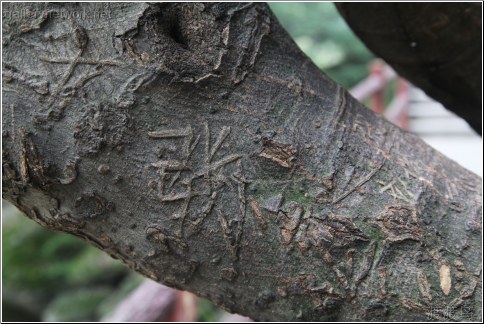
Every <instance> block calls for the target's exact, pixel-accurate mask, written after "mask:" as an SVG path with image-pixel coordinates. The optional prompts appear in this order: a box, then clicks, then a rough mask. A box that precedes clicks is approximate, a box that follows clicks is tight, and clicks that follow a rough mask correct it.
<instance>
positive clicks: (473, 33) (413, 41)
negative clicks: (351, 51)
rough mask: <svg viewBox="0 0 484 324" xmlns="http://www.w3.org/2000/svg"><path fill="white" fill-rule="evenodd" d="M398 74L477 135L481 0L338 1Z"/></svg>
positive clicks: (357, 29)
mask: <svg viewBox="0 0 484 324" xmlns="http://www.w3.org/2000/svg"><path fill="white" fill-rule="evenodd" d="M337 7H338V9H339V11H340V12H341V14H342V15H343V17H344V18H345V19H346V21H347V22H348V24H349V25H350V27H351V28H352V29H353V31H354V32H355V33H356V34H357V35H358V37H360V38H361V40H363V42H364V43H365V44H366V46H368V48H369V49H370V50H372V51H373V52H374V53H375V54H376V55H378V56H380V57H382V58H383V59H384V60H385V61H386V62H387V63H388V64H390V65H391V66H392V67H393V68H394V69H395V70H396V71H397V72H398V73H399V74H400V75H402V76H404V77H405V78H407V79H408V80H410V81H411V82H412V83H414V84H415V85H417V86H418V87H420V88H421V89H423V90H424V91H425V92H426V93H427V94H428V95H429V96H431V97H433V98H434V99H435V100H437V101H440V102H441V103H442V104H443V105H444V106H445V107H446V108H447V109H449V110H452V111H453V112H454V113H456V114H457V115H459V116H460V117H462V118H464V119H465V120H466V121H467V122H468V123H469V125H471V126H472V128H474V130H475V131H476V132H478V133H479V134H482V3H470V2H467V3H466V2H461V3H419V4H415V3H338V4H337Z"/></svg>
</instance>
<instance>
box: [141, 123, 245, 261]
mask: <svg viewBox="0 0 484 324" xmlns="http://www.w3.org/2000/svg"><path fill="white" fill-rule="evenodd" d="M202 132H203V133H204V134H203V135H204V136H203V137H204V147H203V157H202V158H201V159H200V158H198V159H196V156H194V151H195V150H196V148H197V147H198V146H199V144H200V142H201V138H202V136H201V135H195V130H194V129H193V128H192V127H191V126H187V127H182V128H176V129H163V130H156V131H150V132H148V133H147V135H148V137H150V138H153V139H161V140H166V141H173V140H178V141H179V140H182V148H181V157H179V158H169V157H168V158H164V159H162V160H159V161H156V162H154V163H152V164H151V165H152V166H153V167H155V168H157V169H158V174H159V182H158V185H157V188H158V197H159V199H160V200H161V202H163V203H171V202H178V203H180V204H181V205H180V206H179V207H178V208H177V211H176V212H175V214H174V215H173V216H172V219H178V220H179V221H180V228H179V230H178V232H177V233H176V234H175V235H176V236H177V237H180V238H181V237H184V235H185V234H187V235H189V236H190V235H193V234H195V233H197V232H198V231H200V229H201V226H202V225H203V222H204V221H205V220H206V219H207V217H208V216H209V215H210V214H211V213H212V211H215V212H216V214H217V218H218V221H219V224H220V226H221V228H222V233H223V236H224V239H225V240H226V242H227V247H228V249H229V251H230V255H231V258H232V259H234V260H236V259H237V251H238V246H239V243H240V239H241V235H242V229H243V222H244V218H245V210H246V199H245V183H246V180H245V179H244V177H243V172H242V164H241V161H240V159H241V158H242V155H241V154H225V155H222V156H220V157H218V158H217V156H218V155H220V152H221V148H222V147H223V144H224V143H225V141H226V140H227V137H228V136H229V135H230V133H231V128H230V127H228V126H223V127H222V129H221V130H220V132H219V133H218V135H217V136H216V138H215V141H214V143H213V145H210V135H211V134H210V127H209V125H208V123H204V125H203V131H202ZM234 162H236V166H235V172H233V174H226V172H224V171H225V167H226V166H228V165H229V164H232V163H234ZM234 183H235V185H236V186H234V185H233V184H234ZM224 187H229V188H232V189H233V191H235V192H234V194H235V195H236V197H237V199H238V209H239V214H240V215H239V217H238V218H236V219H228V218H227V214H226V213H225V212H224V211H223V210H221V209H220V208H215V206H216V201H217V199H220V197H221V195H223V193H222V192H223V190H222V189H223V188H224ZM234 187H235V188H234ZM196 197H198V198H203V199H205V201H203V203H202V206H201V207H200V208H199V211H195V212H192V211H190V204H191V203H192V202H193V199H194V198H196ZM186 225H188V227H189V231H187V230H186V229H185V228H186V227H187V226H186Z"/></svg>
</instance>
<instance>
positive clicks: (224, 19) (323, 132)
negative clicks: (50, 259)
mask: <svg viewBox="0 0 484 324" xmlns="http://www.w3.org/2000/svg"><path fill="white" fill-rule="evenodd" d="M3 10H4V13H3V14H4V17H6V18H5V19H4V27H3V33H4V34H3V37H4V45H3V68H4V72H3V82H4V83H3V84H4V88H3V104H4V110H3V113H2V116H3V133H2V138H3V144H2V154H3V177H2V181H3V196H4V198H6V199H8V200H9V201H11V202H12V203H14V204H15V205H16V206H17V207H18V208H19V209H20V210H22V211H23V212H24V213H25V214H26V215H27V216H28V217H30V218H32V219H34V220H35V221H37V222H38V223H40V224H41V225H43V226H46V227H48V228H51V229H53V230H59V231H64V232H69V233H72V234H74V235H77V236H79V237H81V238H83V239H85V240H86V241H88V242H90V243H92V244H94V245H95V246H97V247H99V248H100V249H102V250H104V251H106V252H107V253H109V254H110V255H111V256H113V257H115V258H119V259H121V260H122V261H123V262H124V263H126V264H127V265H128V266H129V267H130V268H131V269H133V270H134V271H137V272H139V273H142V274H143V275H145V276H147V277H149V278H152V279H153V280H155V281H158V282H160V283H163V284H165V285H168V286H172V287H176V288H178V289H184V290H189V291H191V292H193V293H195V294H197V295H199V296H203V297H206V298H208V299H210V300H212V301H213V302H215V303H217V304H218V305H221V306H223V307H224V308H225V309H227V310H229V311H231V312H236V313H240V314H243V315H247V316H250V317H251V318H253V319H255V320H268V321H278V320H314V321H320V320H368V319H370V320H427V319H437V320H442V319H448V318H449V316H450V317H451V318H452V319H465V316H471V319H473V320H478V319H479V316H480V313H481V311H480V310H481V306H480V301H481V297H480V295H481V288H482V284H481V279H480V276H481V244H480V243H481V231H480V229H481V216H480V215H481V208H482V204H481V194H482V192H481V179H480V178H479V177H478V176H476V175H475V174H473V173H471V172H469V171H467V170H465V169H463V168H462V167H460V166H459V165H457V164H456V163H454V162H453V161H451V160H449V159H447V158H445V157H444V156H442V155H441V154H440V153H438V152H436V151H434V150H433V149H431V148H430V147H428V146H427V145H425V144H424V143H423V142H422V141H421V140H420V139H418V138H417V137H416V136H414V135H412V134H409V133H407V132H405V131H402V130H400V129H398V128H396V127H395V126H393V125H391V124H390V123H388V122H387V121H385V120H384V119H383V118H381V117H379V116H376V115H375V114H374V113H373V112H371V111H370V110H368V109H366V108H365V107H363V106H362V105H361V104H360V103H359V102H357V101H356V100H355V99H353V98H352V97H351V96H350V95H349V94H348V93H347V92H346V91H345V90H344V89H343V88H341V87H340V86H339V85H337V84H336V83H335V82H333V81H332V80H330V79H329V78H327V77H326V76H325V75H324V74H323V73H321V72H320V71H319V70H318V69H317V67H315V66H314V64H313V63H311V62H310V60H309V59H308V58H307V57H305V56H304V54H302V53H301V51H300V50H299V49H298V48H297V46H296V45H295V44H294V43H293V41H292V40H291V39H290V37H289V36H288V35H287V33H286V32H285V31H284V30H283V29H282V28H281V27H280V25H279V24H278V22H277V21H276V19H275V18H274V16H273V15H272V14H271V13H270V11H269V9H268V8H267V6H266V5H264V4H260V3H256V4H247V3H221V4H218V3H210V4H201V3H181V4H177V3H166V4H162V3H160V4H144V3H108V4H100V3H79V4H75V3H66V4H58V3H22V4H19V3H5V4H4V6H3ZM22 11H23V12H38V13H42V15H40V14H37V15H36V19H31V17H30V18H29V17H27V18H26V16H27V14H25V13H24V14H19V13H20V12H22ZM81 12H85V13H86V15H87V16H86V17H97V16H101V14H103V13H104V14H103V16H102V18H101V19H88V18H84V19H80V18H76V17H75V16H74V14H75V13H81ZM61 15H62V16H61ZM69 15H70V16H69ZM66 16H69V17H67V18H66Z"/></svg>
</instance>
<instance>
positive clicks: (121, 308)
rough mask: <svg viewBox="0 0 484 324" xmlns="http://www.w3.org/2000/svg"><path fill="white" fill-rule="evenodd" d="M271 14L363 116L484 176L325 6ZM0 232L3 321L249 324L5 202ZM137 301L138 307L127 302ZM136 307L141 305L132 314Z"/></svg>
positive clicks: (474, 141)
mask: <svg viewBox="0 0 484 324" xmlns="http://www.w3.org/2000/svg"><path fill="white" fill-rule="evenodd" d="M270 6H271V8H272V10H273V11H274V12H275V14H276V16H277V17H278V18H279V20H280V22H281V23H282V24H283V26H284V27H285V28H286V29H287V30H288V32H289V33H290V35H291V36H292V37H293V38H294V40H295V41H296V43H297V44H298V45H299V47H300V48H301V49H302V50H303V51H304V52H305V53H306V54H307V55H308V56H309V57H310V58H311V59H312V60H313V61H314V63H315V64H316V65H317V66H318V67H319V68H320V69H321V70H323V71H324V72H325V73H326V74H328V75H329V76H330V77H331V78H332V79H334V80H336V81H337V82H338V83H340V84H341V85H343V86H344V87H345V88H347V89H349V90H350V92H351V93H352V94H353V95H354V96H355V97H356V98H358V99H359V100H360V101H362V102H364V103H365V104H366V105H367V106H368V107H369V108H370V109H373V110H375V111H377V112H379V113H382V114H384V115H385V116H386V117H387V118H388V119H389V120H391V121H392V122H394V123H396V124H397V125H399V126H400V127H402V128H405V129H408V130H409V131H412V132H414V133H416V134H418V135H419V136H421V137H422V138H423V139H424V140H425V141H427V142H428V143H429V144H430V145H433V146H434V147H436V148H437V149H438V150H440V151H441V152H443V153H444V154H446V155H448V156H449V157H450V158H452V159H454V160H456V161H457V162H459V163H460V164H462V165H463V166H465V167H467V168H468V169H470V170H472V171H474V172H475V173H477V174H479V175H480V176H482V145H481V138H480V137H479V136H477V135H475V133H474V132H473V131H472V130H471V129H470V128H469V127H468V126H467V124H466V123H465V122H463V121H462V120H460V119H459V118H457V117H456V116H454V115H453V114H452V113H449V112H447V111H446V110H445V109H444V108H443V107H442V106H441V105H440V104H438V103H436V102H434V101H432V100H431V99H429V98H428V97H426V96H425V94H423V93H422V92H421V91H420V90H418V89H416V88H414V87H413V86H412V85H411V84H409V83H407V82H406V81H405V80H402V79H400V78H398V77H397V76H395V75H394V73H393V71H392V70H391V69H389V68H388V67H387V66H386V65H385V64H384V62H382V61H380V60H378V59H377V58H375V57H374V56H373V54H371V53H370V52H369V51H368V50H367V49H366V47H365V46H364V45H363V44H362V43H361V42H360V41H359V40H358V39H357V38H356V36H354V35H353V33H352V32H351V31H350V30H349V28H348V27H347V25H346V23H345V22H344V20H343V19H342V18H341V17H340V16H339V14H338V12H337V11H336V9H335V7H334V6H333V4H331V3H303V2H298V3H271V4H270ZM2 234H3V235H2V279H3V287H2V288H3V294H2V309H3V311H2V319H3V321H102V320H110V321H118V320H119V321H128V320H140V321H143V320H144V321H229V320H231V321H247V320H249V319H247V318H243V317H233V316H232V317H231V315H230V314H227V313H226V312H225V311H223V310H221V309H219V308H218V307H216V306H214V305H213V304H212V303H210V302H209V301H207V300H204V299H201V298H198V297H195V296H193V295H191V294H189V293H185V292H177V291H174V290H172V289H170V288H167V287H164V286H161V285H158V284H155V283H153V282H150V281H148V280H147V279H144V278H142V277H141V276H140V275H138V274H135V273H133V272H131V271H130V270H128V269H127V268H126V267H125V266H124V265H122V264H121V263H120V262H119V261H117V260H113V259H111V258H110V257H109V256H108V255H107V254H104V253H102V252H101V251H99V250H97V249H96V248H94V247H92V246H89V245H87V244H85V243H84V242H82V241H81V240H79V239H78V238H76V237H73V236H70V235H67V234H61V233H53V232H49V231H47V230H45V229H43V228H41V227H40V226H39V225H37V224H36V223H34V222H33V221H31V220H30V219H27V218H26V217H23V216H21V215H20V213H19V212H18V211H17V210H16V209H15V207H13V206H11V205H9V204H8V203H7V202H6V201H2ZM146 296H152V298H147V297H146ZM137 299H138V300H141V299H142V300H144V302H143V303H136V302H134V303H133V302H132V301H136V300H137ZM147 301H151V305H150V303H148V302H147ZM136 304H143V305H141V306H139V307H138V309H131V308H130V307H133V306H132V305H136ZM130 305H131V306H130ZM140 307H141V308H142V309H140ZM143 307H144V308H143ZM136 316H138V317H136ZM143 316H145V317H144V318H143Z"/></svg>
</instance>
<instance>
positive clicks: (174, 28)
mask: <svg viewBox="0 0 484 324" xmlns="http://www.w3.org/2000/svg"><path fill="white" fill-rule="evenodd" d="M168 36H169V37H171V38H172V39H173V40H174V41H175V42H177V43H178V44H180V45H181V46H182V47H184V48H187V47H188V45H187V43H186V40H185V38H184V37H183V34H182V32H181V29H180V25H179V23H178V21H175V22H172V24H171V26H169V29H168Z"/></svg>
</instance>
